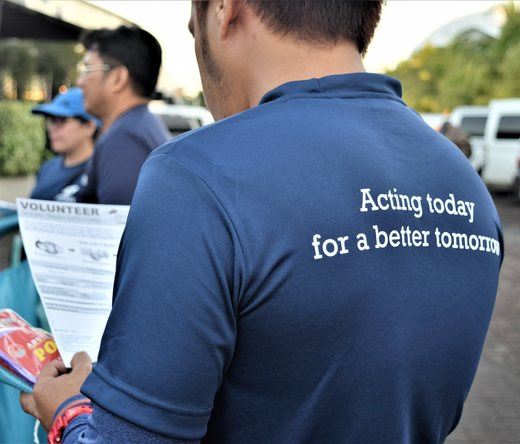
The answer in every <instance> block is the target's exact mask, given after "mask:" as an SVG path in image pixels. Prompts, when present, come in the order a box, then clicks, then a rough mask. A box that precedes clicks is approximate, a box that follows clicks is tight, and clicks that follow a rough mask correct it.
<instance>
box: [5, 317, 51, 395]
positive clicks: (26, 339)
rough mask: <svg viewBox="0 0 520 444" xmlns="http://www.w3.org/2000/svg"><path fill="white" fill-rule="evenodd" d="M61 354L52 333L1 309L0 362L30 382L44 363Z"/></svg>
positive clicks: (32, 381)
mask: <svg viewBox="0 0 520 444" xmlns="http://www.w3.org/2000/svg"><path fill="white" fill-rule="evenodd" d="M57 358H60V354H59V352H58V347H57V346H56V343H55V342H54V339H53V338H52V336H51V335H50V334H49V333H47V332H46V331H44V330H41V329H39V328H34V327H32V326H31V325H30V324H29V323H28V322H26V321H25V320H24V319H23V318H22V317H20V316H19V315H18V314H16V313H15V312H14V311H12V310H9V309H3V310H0V365H1V366H2V367H4V368H6V369H7V370H9V371H10V372H11V373H13V374H15V375H17V376H19V377H21V378H22V379H24V380H26V381H27V382H28V383H29V384H31V385H33V384H34V383H35V382H36V379H37V378H38V375H39V374H40V371H41V370H42V368H43V367H45V365H47V364H48V363H50V362H51V361H54V360H55V359H57Z"/></svg>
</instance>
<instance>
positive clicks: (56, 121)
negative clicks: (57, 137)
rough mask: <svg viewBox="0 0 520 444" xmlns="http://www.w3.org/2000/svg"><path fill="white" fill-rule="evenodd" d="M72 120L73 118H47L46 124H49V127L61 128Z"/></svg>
mask: <svg viewBox="0 0 520 444" xmlns="http://www.w3.org/2000/svg"><path fill="white" fill-rule="evenodd" d="M71 119H72V117H58V116H47V117H46V119H45V123H46V124H47V126H57V127H61V126H63V125H65V124H66V123H67V122H68V121H69V120H71Z"/></svg>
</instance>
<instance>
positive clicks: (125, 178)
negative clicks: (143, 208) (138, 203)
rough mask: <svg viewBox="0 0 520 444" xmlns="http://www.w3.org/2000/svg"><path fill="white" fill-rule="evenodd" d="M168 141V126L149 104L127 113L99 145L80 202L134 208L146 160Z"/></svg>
mask: <svg viewBox="0 0 520 444" xmlns="http://www.w3.org/2000/svg"><path fill="white" fill-rule="evenodd" d="M168 139H170V134H169V133H168V130H167V129H166V126H165V125H164V123H163V122H162V121H161V120H160V119H159V118H158V117H157V116H155V115H154V114H152V113H151V112H150V111H149V110H148V107H147V106H146V105H138V106H135V107H133V108H130V109H129V110H127V111H126V112H125V113H123V114H122V115H121V116H119V117H118V118H117V120H116V121H115V122H114V123H113V124H112V125H111V126H110V128H108V130H107V131H106V132H105V133H104V134H103V135H102V136H101V137H100V138H99V140H98V141H97V142H96V147H95V150H94V156H93V158H92V165H91V167H90V169H89V172H88V183H87V185H86V186H84V187H83V188H82V189H81V191H80V193H79V196H78V199H79V201H80V202H85V203H99V204H111V205H130V202H131V201H132V196H133V194H134V190H135V186H136V184H137V178H138V176H139V171H140V170H141V167H142V165H143V163H144V161H145V160H146V158H147V157H148V155H149V154H150V153H151V152H152V151H153V150H154V149H155V148H157V147H158V146H159V145H162V144H163V143H164V142H166V141H167V140H168Z"/></svg>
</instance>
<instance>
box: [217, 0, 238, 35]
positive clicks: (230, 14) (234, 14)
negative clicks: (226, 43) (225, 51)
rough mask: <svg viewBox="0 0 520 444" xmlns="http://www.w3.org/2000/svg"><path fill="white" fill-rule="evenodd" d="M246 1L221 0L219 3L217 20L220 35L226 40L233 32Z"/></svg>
mask: <svg viewBox="0 0 520 444" xmlns="http://www.w3.org/2000/svg"><path fill="white" fill-rule="evenodd" d="M243 1H244V0H219V1H218V2H217V18H218V22H219V34H220V38H221V39H222V40H225V39H226V38H227V37H228V35H229V33H230V32H231V30H232V28H233V25H235V24H236V21H237V18H238V16H239V14H240V13H241V9H242V7H243V5H242V4H241V3H243Z"/></svg>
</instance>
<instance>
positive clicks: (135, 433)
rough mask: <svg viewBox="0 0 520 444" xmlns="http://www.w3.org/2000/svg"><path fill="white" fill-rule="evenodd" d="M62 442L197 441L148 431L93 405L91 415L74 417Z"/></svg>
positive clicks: (184, 443)
mask: <svg viewBox="0 0 520 444" xmlns="http://www.w3.org/2000/svg"><path fill="white" fill-rule="evenodd" d="M62 442H63V444H108V443H118V442H121V443H122V442H124V443H152V444H188V443H190V444H191V443H196V442H197V441H181V440H176V439H171V438H167V437H165V436H162V435H159V434H158V433H153V432H148V431H147V430H144V429H143V428H141V427H137V426H135V425H133V424H131V423H129V422H128V421H125V420H123V419H121V418H118V417H117V416H114V415H112V414H111V413H109V412H108V411H106V410H105V409H103V408H102V407H100V406H98V405H94V411H93V413H92V415H80V416H78V417H76V418H75V419H74V420H73V421H72V422H71V423H70V424H69V425H68V426H67V428H66V429H65V431H64V433H63V441H62Z"/></svg>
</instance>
